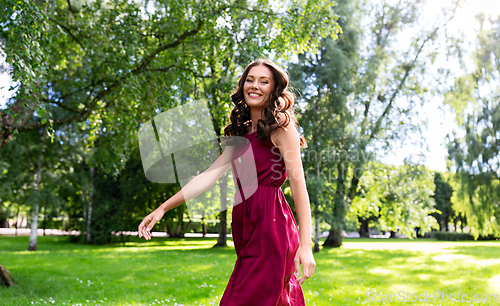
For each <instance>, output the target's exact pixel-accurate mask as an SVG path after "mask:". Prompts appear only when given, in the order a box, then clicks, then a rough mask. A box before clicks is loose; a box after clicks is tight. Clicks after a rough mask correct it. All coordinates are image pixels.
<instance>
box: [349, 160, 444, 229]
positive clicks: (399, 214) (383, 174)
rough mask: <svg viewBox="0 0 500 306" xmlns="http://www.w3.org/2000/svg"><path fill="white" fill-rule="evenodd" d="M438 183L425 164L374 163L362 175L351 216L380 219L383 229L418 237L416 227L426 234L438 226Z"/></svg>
mask: <svg viewBox="0 0 500 306" xmlns="http://www.w3.org/2000/svg"><path fill="white" fill-rule="evenodd" d="M433 194H434V183H433V179H432V173H431V171H429V170H428V169H427V168H426V167H425V166H422V165H412V164H404V165H402V166H393V165H384V164H381V163H377V162H370V163H369V164H368V165H367V170H366V172H365V175H363V177H362V178H361V181H360V189H359V193H358V196H357V197H356V198H355V199H354V201H353V203H352V205H351V206H350V209H349V212H348V216H347V217H348V219H350V220H352V221H358V218H362V219H370V218H371V219H372V220H373V221H375V220H377V221H378V223H379V225H380V227H381V230H384V231H396V230H398V231H399V232H400V233H402V234H405V235H407V236H408V237H410V238H415V236H416V233H415V228H417V227H418V228H419V229H420V230H421V232H422V233H425V232H428V231H430V230H431V229H433V228H437V223H436V219H434V217H431V216H430V214H431V213H432V212H434V211H435V208H434V205H435V202H434V200H433V198H432V195H433Z"/></svg>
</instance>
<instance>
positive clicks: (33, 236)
mask: <svg viewBox="0 0 500 306" xmlns="http://www.w3.org/2000/svg"><path fill="white" fill-rule="evenodd" d="M46 135H47V128H46V127H44V128H43V129H42V135H41V136H40V149H41V150H40V155H39V156H38V161H37V164H36V170H35V190H36V193H37V194H38V195H40V183H41V182H42V166H43V155H44V154H45V137H46ZM39 198H40V197H39V196H38V197H37V198H36V200H35V201H34V202H33V210H32V217H31V233H30V242H29V246H28V251H36V243H37V230H38V213H39V208H40V205H39V203H38V199H39Z"/></svg>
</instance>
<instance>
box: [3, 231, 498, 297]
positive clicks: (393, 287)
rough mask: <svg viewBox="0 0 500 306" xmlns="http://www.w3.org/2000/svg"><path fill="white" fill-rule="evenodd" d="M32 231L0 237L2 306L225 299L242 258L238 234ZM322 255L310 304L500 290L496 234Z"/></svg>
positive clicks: (370, 244)
mask: <svg viewBox="0 0 500 306" xmlns="http://www.w3.org/2000/svg"><path fill="white" fill-rule="evenodd" d="M28 240H29V237H6V236H3V237H0V264H2V265H3V266H4V267H5V268H7V269H8V270H10V271H11V273H12V274H13V275H14V277H15V279H16V281H17V283H16V285H15V286H13V287H11V288H0V305H31V304H39V305H41V304H43V305H150V304H151V305H153V303H155V304H154V305H158V304H160V305H176V303H177V305H219V301H220V298H221V296H222V294H223V292H224V289H225V286H226V284H227V282H228V280H229V277H230V275H231V272H232V270H233V267H234V262H235V261H236V254H235V251H234V247H233V244H232V241H230V240H229V241H228V244H229V246H230V247H229V248H225V249H221V248H211V247H212V245H213V244H214V243H215V241H216V240H215V238H187V239H169V238H153V240H151V241H147V242H146V241H144V240H143V239H141V240H139V239H137V238H132V241H131V242H127V243H117V244H113V245H108V246H92V245H90V246H88V245H80V244H73V243H68V242H65V240H66V238H65V237H58V236H46V237H43V236H42V237H38V248H37V251H36V252H29V251H26V249H27V248H28ZM314 257H315V260H316V270H315V273H314V275H313V277H312V278H310V279H308V280H307V281H306V282H305V283H304V284H303V285H302V288H303V291H304V295H305V297H306V301H307V302H306V304H307V305H363V304H365V305H366V304H377V305H378V304H380V305H452V304H460V305H471V304H473V303H452V302H447V301H446V298H445V300H444V302H441V298H437V299H436V300H435V301H434V303H433V302H432V300H430V303H423V302H416V303H413V302H409V303H403V302H401V300H399V302H386V303H385V304H383V303H376V302H372V303H367V301H368V300H367V292H368V291H371V292H373V294H374V293H375V292H377V293H382V294H383V293H387V294H390V293H393V294H396V295H398V294H399V292H401V291H402V292H403V294H406V293H409V294H413V293H416V294H421V293H424V294H425V292H426V291H427V293H428V294H430V295H431V296H432V294H433V292H434V291H439V292H443V293H445V294H452V293H455V294H456V293H457V292H460V293H461V294H463V293H465V294H467V295H468V296H469V297H471V298H472V297H473V296H474V294H479V295H481V294H498V295H500V242H498V241H495V242H475V241H467V242H440V241H439V242H438V241H435V240H427V239H425V240H416V241H410V240H404V239H398V240H387V239H345V240H344V244H343V246H342V247H341V248H322V249H321V251H320V252H319V253H315V254H314ZM373 294H372V295H371V296H372V297H374V296H373ZM174 299H175V300H174ZM474 304H475V305H500V303H499V302H498V301H497V302H491V301H490V302H486V303H482V302H479V303H474Z"/></svg>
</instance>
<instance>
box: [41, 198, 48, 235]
mask: <svg viewBox="0 0 500 306" xmlns="http://www.w3.org/2000/svg"><path fill="white" fill-rule="evenodd" d="M42 227H43V235H44V236H45V229H46V228H47V200H45V201H43V222H42Z"/></svg>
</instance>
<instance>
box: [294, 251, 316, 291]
mask: <svg viewBox="0 0 500 306" xmlns="http://www.w3.org/2000/svg"><path fill="white" fill-rule="evenodd" d="M293 262H294V263H295V272H297V274H296V275H297V277H298V276H299V275H300V264H302V269H303V271H304V273H303V274H302V277H301V278H298V279H296V280H295V281H296V282H298V283H299V285H302V284H303V283H304V282H305V281H306V279H308V278H310V277H312V275H313V274H314V269H315V267H316V262H315V261H314V256H313V253H312V250H311V247H310V246H309V247H304V246H302V245H299V248H298V249H297V253H296V254H295V259H294V260H293Z"/></svg>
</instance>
